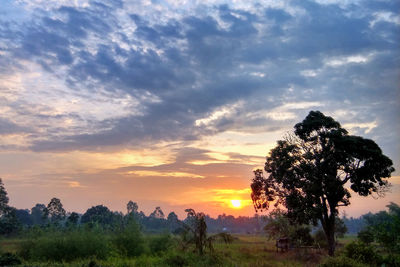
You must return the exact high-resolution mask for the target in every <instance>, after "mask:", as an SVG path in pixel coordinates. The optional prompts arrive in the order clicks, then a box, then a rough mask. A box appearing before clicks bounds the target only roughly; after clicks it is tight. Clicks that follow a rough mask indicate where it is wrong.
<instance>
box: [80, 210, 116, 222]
mask: <svg viewBox="0 0 400 267" xmlns="http://www.w3.org/2000/svg"><path fill="white" fill-rule="evenodd" d="M113 215H114V214H113V213H112V212H111V211H110V210H109V209H108V208H107V207H106V206H103V205H97V206H94V207H91V208H90V209H88V210H87V211H86V212H85V213H84V214H83V215H82V217H81V223H98V224H100V225H103V226H105V225H111V224H112V223H113Z"/></svg>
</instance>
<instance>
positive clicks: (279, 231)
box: [264, 209, 293, 239]
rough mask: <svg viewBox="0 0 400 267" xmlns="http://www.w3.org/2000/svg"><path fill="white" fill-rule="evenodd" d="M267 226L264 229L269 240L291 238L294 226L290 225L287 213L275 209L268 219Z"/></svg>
mask: <svg viewBox="0 0 400 267" xmlns="http://www.w3.org/2000/svg"><path fill="white" fill-rule="evenodd" d="M266 220H267V224H266V225H265V227H264V230H265V232H266V233H267V237H268V238H269V239H277V238H281V237H289V235H290V234H291V232H292V228H293V226H291V225H290V222H289V219H288V217H287V216H286V213H285V212H284V211H282V210H281V209H275V210H273V211H272V212H270V214H269V215H268V217H267V219H266Z"/></svg>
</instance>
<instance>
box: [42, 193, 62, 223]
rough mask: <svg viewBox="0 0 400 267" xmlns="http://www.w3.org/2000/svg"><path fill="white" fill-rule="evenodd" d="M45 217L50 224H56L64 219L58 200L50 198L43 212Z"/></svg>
mask: <svg viewBox="0 0 400 267" xmlns="http://www.w3.org/2000/svg"><path fill="white" fill-rule="evenodd" d="M44 215H45V217H47V218H49V219H50V221H51V222H52V223H55V224H58V223H60V222H61V221H63V220H64V219H65V215H66V212H65V210H64V208H63V205H62V204H61V200H60V199H58V198H55V197H54V198H52V199H51V200H50V202H49V204H48V205H47V207H46V209H45V210H44Z"/></svg>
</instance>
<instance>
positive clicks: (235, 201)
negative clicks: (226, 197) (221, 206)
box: [231, 199, 242, 209]
mask: <svg viewBox="0 0 400 267" xmlns="http://www.w3.org/2000/svg"><path fill="white" fill-rule="evenodd" d="M231 204H232V207H234V208H236V209H240V208H241V207H242V201H241V200H239V199H232V200H231Z"/></svg>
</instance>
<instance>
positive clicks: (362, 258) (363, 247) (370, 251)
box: [343, 242, 382, 266]
mask: <svg viewBox="0 0 400 267" xmlns="http://www.w3.org/2000/svg"><path fill="white" fill-rule="evenodd" d="M343 253H344V255H345V256H346V257H348V258H352V259H354V260H356V261H359V262H362V263H365V264H371V265H373V266H376V265H378V263H380V262H381V261H382V258H381V257H380V255H379V254H378V252H377V251H376V250H375V248H374V247H373V246H371V245H367V244H365V243H362V242H351V243H349V244H347V245H346V246H345V248H344V251H343Z"/></svg>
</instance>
